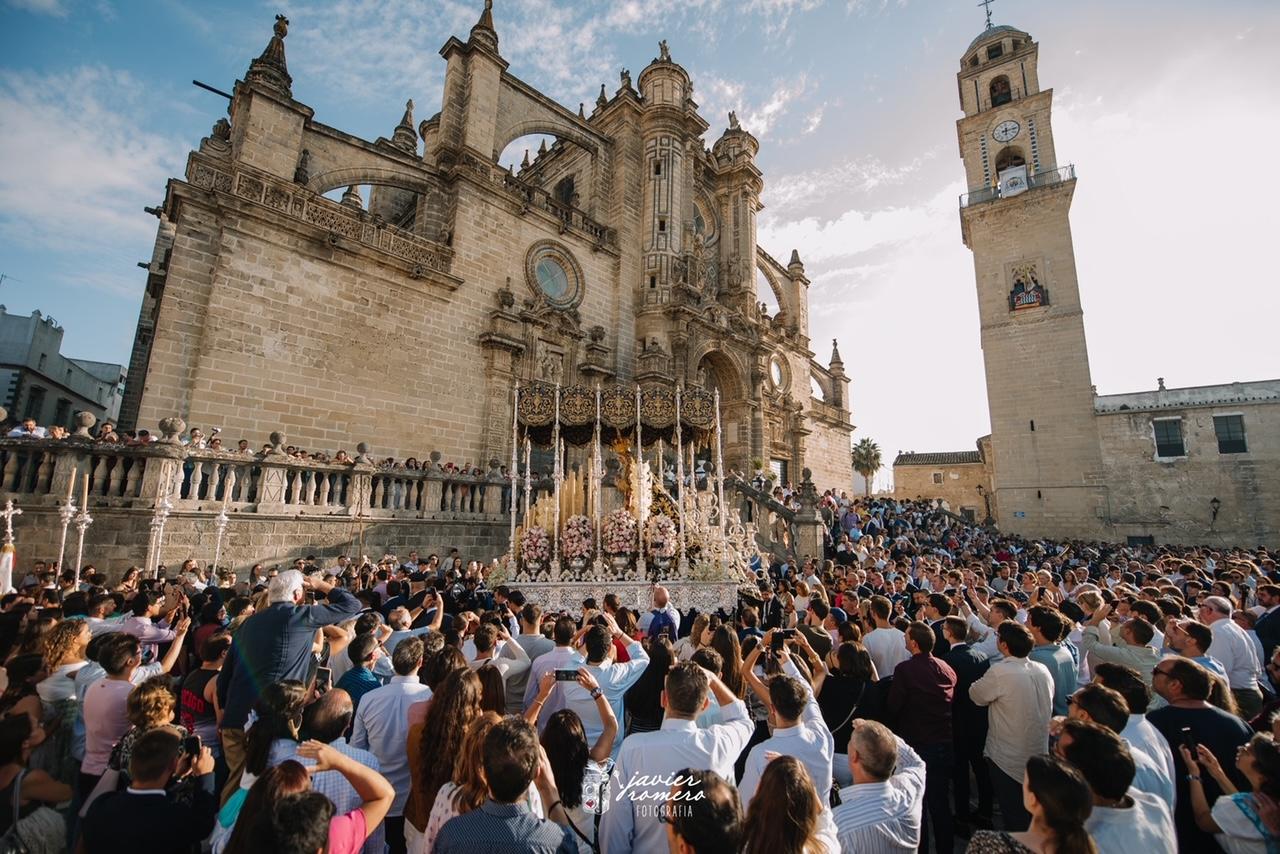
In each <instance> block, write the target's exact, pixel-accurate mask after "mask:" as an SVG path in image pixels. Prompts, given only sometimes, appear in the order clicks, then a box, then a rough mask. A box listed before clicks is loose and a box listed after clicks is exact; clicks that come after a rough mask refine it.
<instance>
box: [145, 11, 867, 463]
mask: <svg viewBox="0 0 1280 854" xmlns="http://www.w3.org/2000/svg"><path fill="white" fill-rule="evenodd" d="M490 7H491V3H490V2H486V3H485V8H484V10H483V12H482V13H481V16H480V19H479V21H478V22H477V23H476V25H475V26H474V27H473V28H472V29H471V31H470V34H469V37H468V38H467V40H466V41H463V40H461V39H459V38H450V39H449V40H448V42H447V43H446V44H445V45H444V47H443V48H442V49H441V51H440V53H441V56H442V57H443V59H444V62H445V63H446V74H445V82H444V90H443V95H442V99H441V108H440V111H439V112H437V113H435V114H434V115H432V116H430V117H429V118H427V119H425V120H423V121H421V122H418V121H417V120H416V119H415V115H414V104H413V102H412V101H410V102H409V103H408V105H407V108H406V110H405V112H404V115H403V117H402V118H401V120H400V122H399V123H398V124H397V125H396V126H395V127H394V129H393V130H392V132H391V135H390V136H389V137H387V138H380V139H378V140H376V141H373V142H370V141H367V140H364V139H359V138H357V137H355V136H352V135H350V134H348V133H344V132H343V131H341V130H338V129H337V128H334V127H331V126H328V125H325V124H322V123H320V122H318V121H316V120H315V117H314V114H313V111H312V110H311V109H310V108H309V107H308V106H306V105H305V104H302V103H300V102H298V101H296V100H294V99H293V97H292V89H291V86H292V79H291V77H290V75H289V72H288V67H287V62H286V59H285V38H286V36H287V32H288V21H287V20H285V19H283V18H278V19H277V22H276V26H275V34H274V36H273V37H272V38H271V40H270V43H269V44H268V46H267V48H266V50H265V51H264V52H263V53H262V55H261V56H260V57H258V58H257V59H255V60H253V62H252V63H251V64H250V67H249V70H248V72H247V74H246V75H245V77H244V79H243V80H241V81H238V82H237V83H236V86H235V89H234V92H233V95H232V99H231V104H230V110H229V117H228V118H227V119H222V120H219V121H218V123H217V124H216V125H215V126H214V129H213V131H212V132H211V134H210V135H209V136H208V137H207V138H205V139H204V140H203V141H202V142H201V144H200V147H199V149H198V150H196V151H193V152H192V153H191V154H190V157H189V159H188V163H187V169H186V174H185V176H184V177H183V178H181V179H174V180H172V181H170V183H169V186H168V190H167V193H166V198H165V203H164V205H163V207H162V208H161V209H159V210H158V211H157V212H156V213H157V215H158V216H159V218H160V228H159V233H158V237H157V241H156V247H155V252H154V255H153V258H152V262H151V265H150V268H149V270H148V273H149V275H148V281H147V289H146V294H145V296H144V299H143V305H142V310H141V313H140V317H139V323H138V332H137V336H136V339H135V344H134V351H133V356H132V360H131V364H130V374H129V386H128V388H127V389H126V394H125V401H124V407H123V412H122V417H121V421H122V423H123V425H124V426H126V427H127V426H131V425H132V424H134V423H136V424H138V425H141V426H147V425H152V424H155V423H156V422H158V420H159V419H161V418H164V417H167V416H169V415H173V414H178V415H181V416H182V417H183V418H184V419H185V420H186V421H187V422H188V423H190V424H198V425H201V426H205V427H206V428H207V427H211V426H215V425H216V426H219V427H222V428H223V429H224V430H226V431H228V435H232V436H238V435H243V436H246V437H260V438H259V439H258V440H259V441H262V440H264V439H265V437H266V436H267V435H268V434H269V433H270V432H272V431H277V430H278V431H281V432H283V433H285V434H286V435H287V437H288V441H289V442H291V443H294V444H297V445H299V446H302V447H306V448H308V449H325V450H333V449H336V448H339V447H344V448H348V449H350V448H351V447H352V446H353V445H354V444H355V443H356V442H358V441H366V442H368V443H369V444H370V446H371V450H370V452H371V453H372V454H373V455H375V456H378V457H385V456H394V457H396V458H398V459H403V458H405V457H408V456H418V457H422V456H424V455H425V454H426V453H427V452H429V451H433V450H438V451H440V452H441V453H442V454H443V455H444V456H445V457H446V458H448V459H451V460H454V461H456V462H459V463H461V462H464V461H469V462H471V463H472V464H473V465H475V464H480V463H481V461H484V460H488V459H491V458H499V459H503V460H506V459H508V458H509V457H510V441H511V439H510V437H511V424H512V409H511V407H512V398H513V395H512V390H513V387H514V386H515V385H516V384H517V383H527V382H530V381H544V382H549V383H561V384H565V385H571V384H576V385H585V386H596V385H607V384H610V383H621V384H624V385H627V386H631V387H634V386H635V385H636V384H639V385H642V386H643V385H645V384H649V383H654V384H665V385H670V386H675V385H698V386H701V387H704V388H708V389H715V390H718V391H719V394H720V399H721V411H722V414H723V436H724V460H725V465H726V467H728V468H731V469H737V470H740V471H749V470H750V469H752V468H753V467H754V466H756V465H764V466H766V467H772V468H773V469H774V470H775V471H778V472H779V473H780V474H781V475H782V476H783V477H784V478H787V479H794V480H796V481H799V479H800V471H801V469H802V468H806V467H807V468H810V469H811V470H812V471H813V479H814V482H815V483H816V484H817V485H818V486H819V487H835V488H847V487H848V486H849V485H850V484H851V481H852V471H851V462H850V434H851V433H852V430H853V427H852V424H851V421H850V412H849V399H848V382H849V381H848V378H847V377H846V376H845V373H844V368H843V364H842V363H841V360H840V356H839V353H838V351H836V350H835V349H834V348H833V351H832V353H831V357H830V359H828V360H827V362H826V364H823V363H822V362H819V361H818V360H817V359H816V358H815V352H814V350H813V349H811V342H810V340H809V331H808V330H809V316H808V312H809V306H808V287H809V280H808V279H807V278H806V277H805V270H804V265H803V263H802V261H801V259H800V256H799V254H798V252H796V251H791V252H790V254H789V259H788V260H787V261H786V262H785V263H784V262H782V261H779V260H777V258H775V257H774V256H773V255H770V254H769V253H768V252H766V251H765V250H764V249H763V248H761V247H759V246H758V245H757V243H756V215H757V212H758V211H759V210H760V207H761V203H760V194H761V191H762V189H763V177H762V175H761V172H760V170H759V169H758V168H757V166H756V163H755V158H756V155H757V152H758V149H759V143H758V141H757V140H756V139H755V138H754V137H753V136H752V135H751V134H750V133H749V132H748V131H747V130H745V129H744V128H742V127H741V126H740V125H739V124H738V122H737V120H736V117H734V116H733V115H732V114H730V117H729V127H728V129H727V130H725V131H724V133H723V134H722V135H721V136H720V137H719V139H717V140H716V141H715V143H714V144H713V145H712V146H711V148H710V149H708V148H706V146H705V145H704V142H703V135H704V134H705V133H706V132H707V130H708V127H709V125H708V123H707V122H706V121H705V120H704V119H703V118H702V117H701V116H700V115H699V114H698V109H697V104H696V103H695V102H694V100H693V85H692V81H691V80H690V78H689V75H688V73H687V72H686V71H685V70H684V69H683V68H682V67H681V66H680V65H679V64H677V63H676V62H675V61H674V60H673V59H672V58H671V55H670V53H669V51H668V49H667V46H666V44H665V42H664V43H662V44H660V45H659V55H658V56H657V57H656V58H654V59H653V61H652V62H650V63H649V65H648V66H646V67H645V68H644V69H643V70H642V71H641V72H640V73H639V74H638V75H637V76H636V77H635V79H634V81H633V79H632V76H631V74H630V72H629V71H628V70H625V69H624V70H623V71H622V72H621V74H620V80H619V85H618V86H617V88H616V89H614V91H613V92H612V93H610V92H609V91H608V89H607V88H606V87H605V86H603V85H602V86H601V90H600V94H599V97H598V99H597V100H596V103H595V104H594V106H593V108H592V109H591V110H590V111H589V112H588V111H587V109H586V108H585V106H583V105H580V106H579V107H578V109H577V110H576V111H574V110H572V109H567V108H565V107H564V106H562V105H560V104H558V103H556V102H555V101H553V100H551V99H550V98H548V97H547V96H545V95H543V94H542V93H540V92H538V91H537V90H536V89H534V88H533V87H532V86H530V85H529V84H527V83H525V82H523V81H522V80H520V79H519V78H518V77H516V76H515V75H514V74H512V73H511V71H510V70H509V69H508V63H507V62H506V61H505V60H504V59H503V57H502V54H501V51H500V44H499V36H498V29H497V27H496V26H495V23H494V20H493V13H492V9H491V8H490ZM388 125H390V122H388ZM530 134H541V135H545V136H546V137H547V138H552V139H553V140H554V142H553V144H551V145H549V146H546V145H544V146H543V147H542V148H541V149H540V150H539V151H538V152H537V154H536V156H532V157H530V156H526V158H525V161H524V162H523V163H522V164H521V165H520V167H519V168H518V169H516V168H510V169H504V168H502V167H501V166H500V165H499V162H498V161H499V156H500V155H501V153H502V152H503V151H504V150H505V149H506V148H507V146H508V145H509V144H510V143H511V142H513V141H514V140H516V139H519V138H521V137H524V136H527V135H530ZM335 191H342V195H341V198H340V200H338V199H335V198H329V197H326V194H329V195H331V196H332V195H336V193H335ZM366 196H367V197H366ZM761 280H763V281H765V282H767V283H768V287H769V288H770V289H771V291H772V294H773V296H774V298H775V299H776V302H777V305H778V310H777V311H776V312H774V313H773V314H772V315H770V314H769V313H768V311H767V309H765V308H764V307H763V306H762V304H761V303H760V301H759V299H758V294H757V282H758V281H761Z"/></svg>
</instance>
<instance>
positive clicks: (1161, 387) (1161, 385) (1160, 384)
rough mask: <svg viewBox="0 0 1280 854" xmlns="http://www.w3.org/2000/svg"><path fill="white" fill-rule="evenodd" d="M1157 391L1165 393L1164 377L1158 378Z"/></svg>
mask: <svg viewBox="0 0 1280 854" xmlns="http://www.w3.org/2000/svg"><path fill="white" fill-rule="evenodd" d="M1156 386H1157V388H1156V391H1164V390H1165V389H1164V377H1156Z"/></svg>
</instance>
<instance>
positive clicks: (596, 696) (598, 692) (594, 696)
mask: <svg viewBox="0 0 1280 854" xmlns="http://www.w3.org/2000/svg"><path fill="white" fill-rule="evenodd" d="M603 696H604V692H603V691H601V690H600V689H599V688H597V689H595V690H594V691H592V692H591V699H593V700H599V699H600V698H601V697H603Z"/></svg>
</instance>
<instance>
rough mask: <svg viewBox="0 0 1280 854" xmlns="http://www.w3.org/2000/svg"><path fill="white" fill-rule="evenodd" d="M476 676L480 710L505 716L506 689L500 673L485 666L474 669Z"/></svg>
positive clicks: (491, 666) (494, 668)
mask: <svg viewBox="0 0 1280 854" xmlns="http://www.w3.org/2000/svg"><path fill="white" fill-rule="evenodd" d="M476 676H478V677H479V678H480V708H482V709H484V710H485V711H486V712H493V713H494V714H495V715H505V714H506V713H507V688H506V685H505V684H504V683H503V680H502V671H501V670H499V669H498V668H496V667H494V666H493V665H492V664H486V665H484V666H482V667H477V668H476Z"/></svg>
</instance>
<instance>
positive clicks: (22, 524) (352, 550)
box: [14, 507, 509, 578]
mask: <svg viewBox="0 0 1280 854" xmlns="http://www.w3.org/2000/svg"><path fill="white" fill-rule="evenodd" d="M151 517H152V514H151V512H150V511H147V510H128V509H122V508H95V509H94V510H93V524H92V525H91V526H90V527H89V530H88V532H87V535H86V537H85V546H84V560H85V563H90V564H93V565H94V566H95V567H97V568H98V569H99V570H101V571H103V572H106V573H107V574H108V575H109V576H111V577H112V578H115V577H118V576H119V575H120V574H121V573H123V572H124V570H126V569H128V568H129V567H130V566H139V567H141V566H144V565H145V563H146V557H147V543H148V540H149V537H150V524H151ZM363 530H364V554H367V555H369V556H370V557H372V558H373V559H374V560H377V558H379V557H381V556H382V553H383V552H392V553H394V554H397V555H402V556H403V555H407V554H408V553H409V551H410V550H416V551H417V552H418V553H419V554H421V555H424V556H425V555H427V554H430V553H432V552H435V553H438V554H441V555H443V554H445V553H447V551H448V550H449V549H451V548H456V549H458V551H459V553H460V554H461V555H462V557H463V558H464V559H465V560H472V559H475V560H481V561H491V560H493V559H494V558H496V557H499V556H501V555H502V554H503V553H505V552H506V550H507V543H508V532H509V529H508V526H507V523H506V522H505V521H482V520H469V521H466V522H441V521H434V520H421V519H377V520H366V521H365V522H364V525H363ZM360 531H361V525H360V523H359V522H358V521H357V520H355V519H351V518H341V517H324V516H321V517H314V516H288V515H280V516H264V515H262V514H257V513H254V514H244V515H241V514H237V513H232V514H231V522H230V524H229V525H228V526H227V530H226V534H225V536H224V538H223V541H222V554H221V557H220V560H219V565H220V566H223V567H228V568H235V569H236V570H237V571H239V572H241V573H243V572H244V571H245V570H247V569H249V568H250V567H251V566H252V565H253V564H254V563H258V562H261V563H264V564H266V565H268V566H271V565H274V564H283V563H287V562H290V561H292V560H293V559H294V558H298V557H305V556H307V555H316V556H318V557H321V558H325V559H330V560H331V559H332V558H335V557H337V556H338V555H340V554H347V555H352V556H355V555H357V554H359V550H360V542H361V539H360ZM60 535H61V524H60V522H59V520H58V511H57V509H56V508H53V507H28V508H27V509H25V510H24V511H23V514H22V515H21V516H19V517H17V519H16V521H15V523H14V539H15V540H16V542H17V548H18V553H19V561H20V564H19V565H20V566H26V565H27V564H28V563H29V561H31V560H37V559H40V560H55V559H56V558H57V556H58V540H59V537H60ZM216 537H217V531H216V529H215V527H214V520H213V514H211V513H189V512H181V511H179V512H175V513H173V514H171V515H170V516H169V518H168V520H167V522H166V524H165V529H164V544H163V546H162V547H161V549H160V562H161V563H163V564H165V565H167V566H168V567H170V568H171V569H172V568H175V567H177V566H178V565H180V564H181V563H182V561H184V560H186V559H187V558H193V559H195V560H198V561H199V562H200V563H201V565H210V564H212V563H213V556H214V548H215V541H216ZM67 539H68V543H67V553H66V557H65V558H64V559H65V561H66V563H67V565H70V564H71V563H72V562H73V561H74V560H75V546H76V531H75V528H74V526H73V527H72V528H71V530H70V531H69V533H68V537H67Z"/></svg>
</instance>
